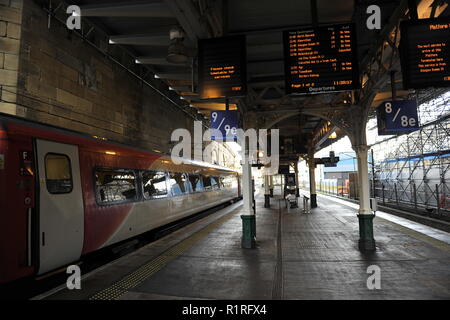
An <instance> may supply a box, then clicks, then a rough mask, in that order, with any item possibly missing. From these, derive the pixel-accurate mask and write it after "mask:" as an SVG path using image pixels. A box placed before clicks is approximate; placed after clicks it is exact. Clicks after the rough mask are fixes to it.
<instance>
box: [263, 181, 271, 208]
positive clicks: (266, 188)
mask: <svg viewBox="0 0 450 320" xmlns="http://www.w3.org/2000/svg"><path fill="white" fill-rule="evenodd" d="M264 208H270V176H269V175H264Z"/></svg>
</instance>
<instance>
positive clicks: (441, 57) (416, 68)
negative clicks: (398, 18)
mask: <svg viewBox="0 0 450 320" xmlns="http://www.w3.org/2000/svg"><path fill="white" fill-rule="evenodd" d="M400 30H401V36H402V37H401V43H400V52H401V62H402V74H403V85H404V87H405V89H420V88H427V87H448V86H450V66H449V64H450V48H449V46H450V18H448V17H447V18H435V19H421V20H417V21H404V22H402V24H401V29H400Z"/></svg>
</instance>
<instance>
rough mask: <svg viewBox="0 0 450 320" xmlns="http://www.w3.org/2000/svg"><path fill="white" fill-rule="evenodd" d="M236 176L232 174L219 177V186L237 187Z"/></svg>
mask: <svg viewBox="0 0 450 320" xmlns="http://www.w3.org/2000/svg"><path fill="white" fill-rule="evenodd" d="M236 182H237V180H236V177H235V176H233V175H229V176H224V177H220V186H221V187H223V188H234V187H237V183H236Z"/></svg>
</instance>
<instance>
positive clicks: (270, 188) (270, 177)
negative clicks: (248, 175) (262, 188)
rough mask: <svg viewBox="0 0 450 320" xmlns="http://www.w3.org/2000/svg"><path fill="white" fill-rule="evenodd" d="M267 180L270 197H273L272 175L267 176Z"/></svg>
mask: <svg viewBox="0 0 450 320" xmlns="http://www.w3.org/2000/svg"><path fill="white" fill-rule="evenodd" d="M269 181H270V187H269V192H270V197H271V198H273V176H269Z"/></svg>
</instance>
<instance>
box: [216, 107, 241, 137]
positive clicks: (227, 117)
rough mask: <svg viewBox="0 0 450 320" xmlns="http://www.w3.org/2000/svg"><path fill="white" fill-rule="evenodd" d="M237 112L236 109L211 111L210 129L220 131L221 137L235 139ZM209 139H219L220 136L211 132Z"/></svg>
mask: <svg viewBox="0 0 450 320" xmlns="http://www.w3.org/2000/svg"><path fill="white" fill-rule="evenodd" d="M237 128H238V112H237V110H227V111H213V112H211V129H217V130H219V131H220V132H221V133H222V137H221V138H222V139H223V140H225V139H230V140H231V139H237ZM211 140H220V137H216V136H214V133H212V134H211Z"/></svg>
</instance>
